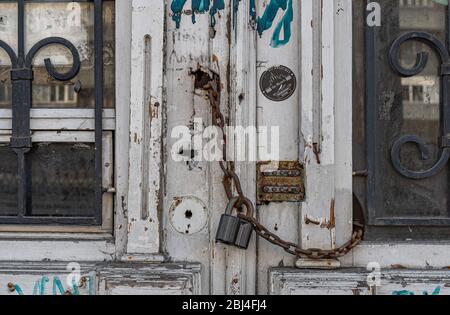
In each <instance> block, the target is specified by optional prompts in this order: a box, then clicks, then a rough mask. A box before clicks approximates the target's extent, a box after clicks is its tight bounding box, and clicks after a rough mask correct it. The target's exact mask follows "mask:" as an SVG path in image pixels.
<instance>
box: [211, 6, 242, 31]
mask: <svg viewBox="0 0 450 315" xmlns="http://www.w3.org/2000/svg"><path fill="white" fill-rule="evenodd" d="M235 1H236V0H235ZM238 1H240V0H238ZM222 10H225V0H213V6H212V7H211V10H209V15H210V16H211V23H210V24H211V27H215V26H216V22H217V20H216V15H217V14H218V13H219V11H222Z"/></svg>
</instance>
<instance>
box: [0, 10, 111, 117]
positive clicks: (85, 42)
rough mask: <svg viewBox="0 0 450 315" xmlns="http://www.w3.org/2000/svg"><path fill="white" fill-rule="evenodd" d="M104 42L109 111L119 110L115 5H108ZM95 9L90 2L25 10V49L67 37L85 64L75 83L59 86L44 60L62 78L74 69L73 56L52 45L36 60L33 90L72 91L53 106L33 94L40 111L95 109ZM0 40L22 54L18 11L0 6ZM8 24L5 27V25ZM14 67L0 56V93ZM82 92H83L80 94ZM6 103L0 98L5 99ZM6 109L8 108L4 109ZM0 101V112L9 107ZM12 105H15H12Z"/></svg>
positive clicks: (63, 49)
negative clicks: (115, 103)
mask: <svg viewBox="0 0 450 315" xmlns="http://www.w3.org/2000/svg"><path fill="white" fill-rule="evenodd" d="M103 8H104V9H103V21H104V23H103V36H104V49H103V55H104V57H103V61H104V89H105V90H104V107H108V108H113V107H114V93H115V91H114V71H115V70H114V59H115V43H114V37H115V26H114V24H115V10H114V1H104V4H103ZM93 9H94V5H93V3H86V2H80V3H77V2H61V3H58V2H51V3H48V2H47V3H42V2H41V3H40V2H35V3H33V2H31V3H26V5H25V12H26V18H25V26H26V27H25V42H26V43H25V44H26V45H25V46H26V51H29V50H30V48H31V47H33V45H34V44H36V43H37V42H38V41H40V40H42V39H44V38H47V37H62V38H64V39H67V40H69V41H70V42H71V43H73V44H74V45H75V47H76V48H77V50H78V52H79V54H80V58H81V71H80V73H79V74H78V76H77V77H75V78H74V79H72V80H70V82H60V81H57V80H55V79H53V78H52V77H50V76H49V75H48V73H47V71H46V69H45V67H44V59H46V58H49V59H51V61H52V63H53V64H54V65H55V67H56V69H57V70H58V71H59V72H66V71H67V70H68V69H70V67H71V65H72V56H71V54H70V52H69V51H68V50H67V49H66V48H64V47H62V46H60V45H52V46H49V47H46V48H44V49H42V50H41V51H40V52H39V53H38V55H37V56H36V57H35V59H34V62H33V65H34V68H33V69H34V72H35V75H34V81H33V88H34V89H38V90H42V89H45V88H46V87H59V86H67V88H66V89H63V90H61V95H60V96H59V97H56V98H51V99H50V100H49V99H48V98H46V97H41V94H40V93H39V92H33V107H41V108H48V107H52V108H55V107H57V108H61V107H63V108H75V107H80V108H93V107H94V106H95V92H94V88H95V84H94V11H93ZM0 12H1V13H0V38H1V39H2V40H3V41H5V42H6V43H8V44H9V45H10V46H11V47H13V48H14V49H15V50H16V51H17V42H18V39H17V5H15V4H4V3H3V4H0ZM2 21H3V23H2ZM9 70H10V67H9V64H8V63H7V58H6V54H5V53H4V52H3V51H1V52H0V90H2V87H3V85H4V83H3V81H4V80H6V81H7V82H8V83H9ZM75 87H77V88H78V87H81V90H79V93H76V94H75V96H74V97H72V98H69V97H67V95H68V94H69V93H71V92H69V91H70V90H72V91H73V90H74V88H75ZM77 90H78V89H77ZM0 97H1V94H0ZM2 103H3V105H2ZM4 103H5V102H2V99H1V98H0V106H2V107H6V104H4ZM9 103H10V101H9Z"/></svg>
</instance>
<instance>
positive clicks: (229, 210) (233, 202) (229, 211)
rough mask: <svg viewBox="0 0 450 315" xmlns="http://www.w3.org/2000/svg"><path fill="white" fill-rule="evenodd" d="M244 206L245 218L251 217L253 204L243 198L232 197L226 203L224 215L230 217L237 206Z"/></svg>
mask: <svg viewBox="0 0 450 315" xmlns="http://www.w3.org/2000/svg"><path fill="white" fill-rule="evenodd" d="M239 204H240V205H244V206H245V208H246V209H247V212H246V214H245V215H246V216H248V217H251V216H253V212H254V210H255V209H254V207H253V202H252V201H251V200H250V199H248V198H245V197H239V196H237V197H233V198H232V199H230V201H229V202H228V205H227V208H226V210H225V214H228V215H232V214H233V210H234V209H237V205H239Z"/></svg>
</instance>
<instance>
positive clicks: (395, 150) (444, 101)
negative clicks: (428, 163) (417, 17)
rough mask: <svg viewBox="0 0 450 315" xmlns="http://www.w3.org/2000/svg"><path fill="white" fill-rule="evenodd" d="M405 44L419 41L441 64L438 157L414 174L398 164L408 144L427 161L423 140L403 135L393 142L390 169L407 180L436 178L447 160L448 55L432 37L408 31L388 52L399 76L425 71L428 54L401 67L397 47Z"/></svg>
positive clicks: (449, 150)
mask: <svg viewBox="0 0 450 315" xmlns="http://www.w3.org/2000/svg"><path fill="white" fill-rule="evenodd" d="M408 41H419V42H422V43H424V44H426V45H428V46H429V47H430V48H432V49H433V50H434V51H435V52H436V53H437V55H438V57H439V59H440V63H441V68H440V72H439V75H440V80H441V90H442V92H441V107H442V110H441V112H442V137H441V140H440V146H441V148H440V156H439V159H438V161H437V162H436V163H435V164H434V165H433V166H432V167H431V168H429V169H427V170H422V171H414V170H411V169H409V168H408V167H406V166H405V165H404V164H403V163H402V161H401V148H402V147H403V146H404V145H405V144H408V143H413V144H415V145H417V147H418V149H419V151H420V153H421V158H422V160H428V159H429V150H428V148H427V147H426V145H425V143H424V141H423V139H421V138H420V137H418V136H416V135H405V136H401V137H400V138H398V139H397V140H395V142H394V144H393V146H392V150H391V159H392V163H393V165H394V168H395V169H396V170H397V171H398V172H399V173H400V174H401V175H403V176H404V177H406V178H410V179H416V180H419V179H426V178H430V177H433V176H435V175H437V174H438V173H439V172H440V171H442V169H443V168H444V167H445V166H446V165H447V163H448V161H449V158H450V104H449V102H450V94H449V93H450V54H449V52H448V50H447V48H446V47H445V45H444V44H443V43H442V42H441V41H440V40H439V39H438V38H436V37H435V36H433V35H431V34H429V33H426V32H408V33H406V34H403V35H401V36H400V37H398V38H397V39H396V40H395V41H394V42H393V44H392V46H391V49H390V51H389V61H390V65H391V67H392V69H394V70H395V71H396V72H397V73H398V74H399V75H400V76H402V77H413V76H416V75H418V74H420V73H421V72H422V71H424V70H425V68H426V66H427V63H428V60H429V55H428V53H427V52H420V53H418V54H417V59H416V63H415V65H414V66H413V67H412V68H405V67H403V66H402V65H401V63H400V48H401V46H402V45H403V44H404V43H406V42H408Z"/></svg>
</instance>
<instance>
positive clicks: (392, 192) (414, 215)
mask: <svg viewBox="0 0 450 315" xmlns="http://www.w3.org/2000/svg"><path fill="white" fill-rule="evenodd" d="M356 2H357V3H358V4H356ZM353 3H354V4H355V5H356V6H359V7H360V9H361V11H359V12H364V6H363V5H361V4H360V1H357V0H355V1H353ZM379 3H380V5H381V10H382V13H383V14H382V24H381V26H380V27H374V28H372V31H373V32H374V49H373V51H368V57H367V58H368V59H367V60H368V61H367V62H368V63H371V64H372V63H373V66H374V69H375V71H376V76H375V77H373V78H370V79H369V80H370V81H368V82H365V81H364V79H365V75H366V74H367V72H366V71H365V69H366V68H365V64H364V62H365V56H364V54H365V49H368V48H365V46H364V31H363V30H362V29H363V28H362V25H364V24H365V21H364V17H363V16H360V18H359V19H358V21H357V22H355V27H354V30H355V42H354V47H355V50H354V52H355V57H354V62H355V82H354V93H355V95H354V103H355V111H354V113H355V132H354V134H355V144H356V145H357V146H356V147H355V167H356V168H357V169H364V168H365V167H367V165H366V161H367V160H366V159H365V158H366V152H365V144H364V141H369V140H371V141H373V142H374V145H373V146H372V147H371V148H372V150H373V153H372V155H371V156H369V157H368V159H370V160H371V161H373V169H371V170H370V173H371V175H370V176H371V179H372V180H373V181H371V182H369V184H370V185H371V186H370V187H373V188H370V189H371V191H368V192H367V194H368V196H369V197H368V200H365V194H366V192H365V186H364V185H358V184H356V185H355V192H356V194H357V195H358V198H359V199H360V200H361V202H362V203H364V202H363V201H367V203H366V204H367V205H368V208H369V209H368V210H367V211H366V214H367V216H368V219H369V221H370V222H371V224H373V225H385V224H389V225H405V222H406V221H407V220H417V219H418V220H421V219H423V220H422V221H421V223H420V224H419V225H433V224H436V223H432V222H436V221H432V220H431V219H437V220H439V219H448V218H449V217H450V215H449V214H450V211H449V197H448V192H449V188H450V187H449V183H450V182H449V168H448V166H447V167H445V169H444V170H443V171H441V172H440V173H439V174H438V175H436V176H433V177H431V178H428V179H423V180H413V179H409V178H407V177H404V176H403V175H401V174H400V173H399V172H398V171H397V170H396V169H395V168H394V166H393V162H392V159H391V150H392V146H393V144H394V142H395V141H396V140H398V139H399V138H400V137H402V136H407V135H415V136H418V137H419V138H421V139H422V140H423V141H424V143H425V146H426V147H427V149H428V151H429V154H428V158H427V159H423V158H422V156H421V154H420V152H419V150H418V148H417V146H416V145H415V144H407V145H404V146H403V147H402V150H401V162H402V164H403V165H404V166H405V167H407V168H409V169H411V170H415V171H423V170H427V169H430V168H431V167H432V166H433V165H434V164H435V163H436V161H437V160H438V158H439V156H440V137H441V136H442V134H441V121H440V120H441V115H440V93H441V86H440V76H439V71H440V64H441V61H440V60H439V58H438V56H437V55H436V53H435V52H434V50H432V49H431V48H430V47H429V46H428V45H426V44H424V43H421V42H418V41H408V42H406V43H405V44H404V45H403V46H402V47H401V50H400V59H399V60H398V61H399V63H400V64H401V65H402V66H403V67H405V68H412V67H413V66H414V65H415V64H416V60H417V54H418V53H420V52H426V53H428V55H429V58H428V63H427V66H426V68H425V69H424V71H422V72H421V73H420V74H418V75H416V76H413V77H410V78H404V77H402V76H401V75H400V74H398V73H397V72H395V71H394V70H393V69H392V67H391V64H390V60H389V50H390V48H391V45H392V43H393V42H394V40H395V39H397V38H398V37H399V36H400V35H403V34H405V33H406V32H410V31H420V32H427V33H430V34H432V35H433V36H435V37H437V38H438V39H439V40H441V41H442V42H443V43H444V44H446V18H447V15H446V12H447V6H446V5H442V4H439V3H437V1H402V0H396V1H392V0H382V1H379ZM355 11H356V12H358V9H356V10H355ZM364 85H365V89H369V87H372V86H375V96H374V97H373V99H371V100H369V102H368V103H367V104H365V100H366V99H365V94H364V90H365V89H364ZM370 101H371V102H372V103H370ZM371 104H373V106H374V107H373V108H372V107H371V106H372V105H371ZM364 110H366V115H365V113H364ZM366 119H367V121H370V122H371V123H374V127H373V129H372V130H368V131H369V132H370V133H368V134H365V126H364V123H362V122H363V121H365V120H366ZM358 145H361V147H358ZM362 157H363V158H362ZM355 183H359V179H355ZM372 190H373V191H372ZM384 219H389V223H382V222H388V221H383V220H384ZM377 220H378V221H377ZM418 220H417V221H418Z"/></svg>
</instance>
